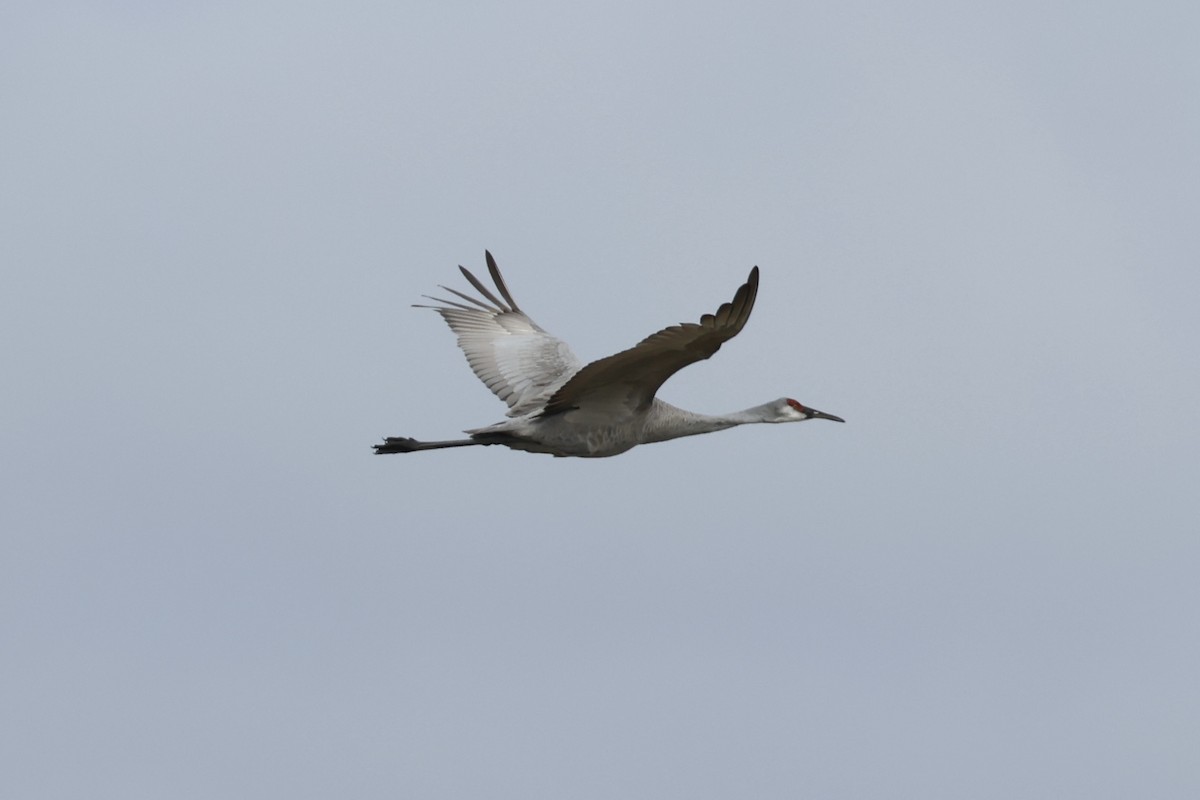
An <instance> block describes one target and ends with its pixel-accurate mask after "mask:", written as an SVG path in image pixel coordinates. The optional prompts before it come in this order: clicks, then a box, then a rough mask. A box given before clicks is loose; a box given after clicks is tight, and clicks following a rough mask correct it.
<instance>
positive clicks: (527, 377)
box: [417, 251, 582, 417]
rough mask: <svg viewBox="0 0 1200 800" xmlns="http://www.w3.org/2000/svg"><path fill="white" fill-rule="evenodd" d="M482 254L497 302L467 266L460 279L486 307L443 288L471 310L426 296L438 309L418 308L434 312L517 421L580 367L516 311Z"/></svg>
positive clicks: (551, 337) (489, 259)
mask: <svg viewBox="0 0 1200 800" xmlns="http://www.w3.org/2000/svg"><path fill="white" fill-rule="evenodd" d="M484 255H485V256H486V257H487V265H488V272H490V273H491V276H492V281H493V283H495V284H496V289H497V290H499V292H500V297H499V298H498V297H496V295H494V294H492V292H491V291H490V290H489V289H488V288H487V286H485V285H484V284H483V282H482V281H480V280H479V279H478V278H476V277H475V276H474V275H472V274H471V273H470V271H469V270H467V268H466V267H462V266H460V267H459V269H460V270H462V274H463V275H464V276H465V277H466V279H467V280H468V281H470V282H471V285H472V286H474V287H475V289H476V290H477V291H478V292H479V294H480V295H482V296H483V298H484V299H485V300H486V301H487V302H484V300H479V299H476V298H474V297H471V296H470V295H468V294H465V293H463V292H460V291H457V290H455V289H450V288H448V287H445V286H443V287H441V288H443V289H445V290H446V291H447V292H450V293H451V294H453V295H455V296H456V297H460V298H462V299H463V300H466V301H467V302H468V303H470V304H471V305H464V304H463V303H458V302H455V301H453V300H442V299H440V298H437V297H430V298H429V299H430V300H434V301H436V302H438V303H442V305H440V306H417V307H418V308H432V309H433V310H435V311H437V312H438V313H439V314H441V315H442V319H444V320H446V323H447V324H448V325H449V326H450V329H451V330H453V331H454V332H455V333H456V334H458V346H459V347H460V348H462V351H463V353H464V354H466V356H467V363H468V364H470V365H471V369H472V370H473V371H474V372H475V374H476V375H477V376H478V377H479V380H481V381H483V382H484V384H486V385H487V387H488V388H489V389H491V390H492V391H493V392H495V394H496V396H497V397H499V398H500V399H501V400H503V401H504V402H505V403H507V404H508V408H509V411H508V415H509V416H510V417H515V416H518V415H520V414H526V413H529V412H531V411H537V410H538V409H540V408H541V407H542V404H543V403H544V402H545V401H546V398H547V397H549V396H550V395H551V394H553V393H554V392H555V391H556V390H557V389H558V388H559V387H560V386H562V385H563V384H564V383H565V382H566V381H567V380H568V379H569V378H570V377H571V376H572V375H574V374H575V373H576V372H578V371H579V368H580V366H582V365H581V364H580V361H579V359H578V358H576V357H575V354H574V353H572V352H571V348H570V347H568V346H567V344H566V342H564V341H562V340H561V339H559V338H558V337H556V336H554V335H552V334H550V333H547V332H546V331H545V330H543V329H542V328H541V327H540V326H538V324H537V323H536V322H534V321H533V320H531V319H530V318H529V317H528V316H526V314H525V312H524V311H522V310H521V309H520V308H518V307H517V304H516V302H515V301H514V300H513V298H512V295H511V294H509V291H508V287H507V286H505V285H504V278H502V277H501V276H500V270H499V268H498V267H497V266H496V259H494V258H492V254H491V253H489V252H486V251H485V253H484ZM501 298H503V299H501Z"/></svg>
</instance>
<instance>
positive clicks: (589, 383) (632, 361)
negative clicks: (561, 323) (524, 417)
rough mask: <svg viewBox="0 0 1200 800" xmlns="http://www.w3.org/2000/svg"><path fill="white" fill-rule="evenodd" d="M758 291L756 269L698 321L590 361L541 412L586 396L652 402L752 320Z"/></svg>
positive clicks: (639, 405) (576, 403)
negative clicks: (669, 383) (681, 373)
mask: <svg viewBox="0 0 1200 800" xmlns="http://www.w3.org/2000/svg"><path fill="white" fill-rule="evenodd" d="M757 295H758V267H755V268H754V269H752V270H750V277H749V278H747V279H746V282H745V283H744V284H742V285H741V287H739V288H738V290H737V293H736V294H735V295H734V296H733V300H731V301H730V302H728V303H725V304H723V305H722V306H721V307H720V308H718V309H717V312H716V313H715V314H705V315H704V316H703V317H701V318H700V321H699V322H683V323H680V324H679V325H672V326H671V327H669V328H663V329H662V330H661V331H659V332H658V333H655V334H653V335H652V336H648V337H646V338H645V339H643V340H642V341H641V342H639V343H638V344H637V345H636V346H635V347H632V348H630V349H629V350H625V351H623V352H620V353H617V354H616V355H611V356H609V357H607V358H602V359H600V360H599V361H593V362H592V363H590V364H588V365H587V366H586V367H584V368H583V369H581V370H579V371H578V372H576V373H575V374H574V375H573V376H572V377H571V379H570V380H568V381H567V382H566V383H565V384H564V385H563V387H562V388H561V389H559V390H558V391H556V392H555V393H554V395H553V396H552V397H551V398H550V402H549V403H547V404H546V408H545V410H544V411H543V412H542V413H543V414H557V413H560V412H563V411H569V410H571V409H575V408H580V407H581V406H583V405H586V404H587V403H588V401H589V400H593V401H596V402H601V403H605V402H608V403H611V402H614V398H620V399H619V401H617V402H620V403H622V404H624V405H626V406H627V407H629V408H630V410H634V409H644V408H646V407H647V406H649V405H650V402H651V401H652V400H653V399H654V395H655V393H656V392H658V389H659V387H660V386H662V385H663V383H665V382H666V380H667V378H670V377H671V376H672V375H674V374H675V373H676V372H678V371H679V370H681V369H683V368H684V367H686V366H687V365H688V364H695V363H696V362H697V361H703V360H704V359H706V358H708V357H710V356H711V355H712V354H713V353H715V352H717V350H719V349H720V348H721V345H722V344H724V343H725V342H727V341H729V340H730V339H732V338H733V337H734V336H737V335H738V332H739V331H741V330H742V328H743V327H745V325H746V320H748V319H750V311H751V309H753V308H754V298H755V297H756V296H757Z"/></svg>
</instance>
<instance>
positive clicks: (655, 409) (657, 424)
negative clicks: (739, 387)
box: [642, 399, 769, 444]
mask: <svg viewBox="0 0 1200 800" xmlns="http://www.w3.org/2000/svg"><path fill="white" fill-rule="evenodd" d="M768 405H769V404H768ZM766 408H767V406H754V407H753V408H747V409H745V410H743V411H734V412H733V413H731V414H721V415H718V416H712V415H709V414H697V413H696V412H694V411H685V410H684V409H682V408H677V407H675V406H673V405H671V404H670V403H664V402H663V401H662V400H658V399H655V401H654V405H653V406H651V408H650V413H649V415H648V416H647V418H646V427H645V428H644V429H643V430H642V444H649V443H651V442H663V441H666V440H667V439H678V438H679V437H680V436H696V435H697V434H701V433H712V432H713V431H723V430H725V429H726V428H733V427H735V426H737V425H746V424H748V423H752V422H766V419H765V411H766Z"/></svg>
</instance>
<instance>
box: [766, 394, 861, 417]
mask: <svg viewBox="0 0 1200 800" xmlns="http://www.w3.org/2000/svg"><path fill="white" fill-rule="evenodd" d="M771 405H772V406H773V409H772V410H773V411H774V412H775V413H774V419H772V420H771V421H772V422H803V421H804V420H806V419H830V420H833V421H834V422H845V421H846V420H844V419H842V418H841V417H835V416H834V415H833V414H826V413H825V412H824V411H817V410H816V409H815V408H809V407H808V406H805V405H801V404H800V403H799V401H796V400H793V399H792V398H790V397H781V398H779V399H778V400H776V401H775V402H774V403H772V404H771Z"/></svg>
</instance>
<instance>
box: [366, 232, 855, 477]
mask: <svg viewBox="0 0 1200 800" xmlns="http://www.w3.org/2000/svg"><path fill="white" fill-rule="evenodd" d="M485 257H486V260H487V266H488V272H489V273H490V275H491V278H492V282H493V283H494V284H495V287H496V290H497V291H498V292H499V293H500V297H497V296H496V295H495V294H494V293H493V292H492V291H491V290H490V289H489V288H488V287H487V286H486V285H485V284H484V283H483V282H482V281H480V280H479V279H478V278H476V277H475V276H474V275H472V274H471V272H470V271H469V270H468V269H467V268H466V267H462V266H460V267H459V269H460V270H461V271H462V274H463V276H464V277H465V278H466V279H467V281H468V282H470V284H471V285H472V286H473V287H474V288H475V290H476V291H477V292H479V294H480V295H481V296H482V297H483V298H484V299H483V300H480V299H478V298H475V297H472V296H470V295H468V294H466V293H465V292H460V291H458V290H456V289H451V288H448V287H445V286H443V287H441V288H442V289H444V290H445V291H447V292H449V293H450V294H452V295H454V296H455V297H457V298H459V299H461V300H464V301H466V304H464V303H460V302H457V301H455V300H444V299H440V298H436V297H429V298H428V299H430V300H433V301H434V302H436V303H439V304H440V305H435V306H429V305H425V306H419V307H421V308H432V309H433V310H435V311H437V312H438V313H439V314H441V315H442V318H443V319H444V320H446V323H447V324H448V325H449V326H450V328H451V330H453V331H454V333H455V334H457V336H458V346H459V347H460V348H461V349H462V351H463V353H464V354H465V355H466V357H467V363H468V364H470V366H471V369H472V370H473V371H474V372H475V375H476V376H477V377H478V378H479V379H480V380H481V381H483V383H484V384H485V385H486V386H487V387H488V388H489V389H491V390H492V391H493V392H494V393H495V394H496V396H497V397H499V398H500V399H501V400H503V401H504V402H505V403H506V404H507V405H508V417H509V419H507V420H505V421H504V422H499V423H496V424H495V425H490V426H487V427H484V428H475V429H472V430H468V431H467V432H466V433H467V434H468V435H469V436H470V437H471V438H469V439H457V440H451V441H441V442H419V441H417V440H415V439H410V438H407V437H389V438H387V439H385V440H384V443H383V444H379V445H374V447H375V452H376V453H381V454H382V453H409V452H415V451H417V450H435V449H443V448H448V447H466V446H470V445H489V444H503V445H506V446H508V447H510V448H513V449H515V450H526V451H529V452H536V453H550V454H552V455H556V456H582V457H593V458H596V457H604V456H612V455H617V454H618V453H623V452H625V451H626V450H629V449H630V448H632V447H634V446H636V445H638V444H644V443H649V442H658V441H664V440H666V439H674V438H677V437H680V436H692V435H695V434H699V433H709V432H712V431H717V430H723V429H725V428H729V427H733V426H735V425H742V424H747V423H753V422H800V421H803V420H806V419H830V420H834V421H837V422H842V421H843V420H842V419H841V418H840V417H835V416H833V415H832V414H825V413H823V412H820V411H816V410H815V409H811V408H806V407H805V406H802V405H801V404H800V403H798V402H796V401H795V400H791V399H789V398H786V397H785V398H780V399H779V400H775V401H772V402H770V403H765V404H763V405H761V406H755V407H753V408H750V409H746V410H745V411H739V412H734V413H733V414H726V415H723V416H708V415H704V414H695V413H693V412H690V411H684V410H683V409H680V408H676V407H675V406H672V405H670V404H668V403H665V402H663V401H661V400H659V399H657V398H656V396H655V395H656V394H657V392H658V390H659V388H660V387H661V386H662V384H663V383H664V382H665V381H666V380H667V379H668V378H670V377H671V376H672V375H674V374H675V373H676V372H678V371H679V370H681V369H683V368H684V367H686V366H688V365H689V364H694V363H696V362H697V361H702V360H704V359H706V358H710V357H711V356H712V355H713V353H715V352H717V350H719V349H720V347H721V345H722V344H724V343H725V342H727V341H729V340H730V339H732V338H733V337H734V336H736V335H737V334H738V333H739V332H740V331H741V330H742V328H743V327H744V326H745V325H746V321H747V320H748V319H749V318H750V312H751V310H753V308H754V301H755V298H756V297H757V294H758V267H754V268H753V269H752V270H750V275H749V277H748V278H747V280H746V283H744V284H742V286H741V287H739V288H738V290H737V292H736V294H735V295H734V297H733V300H731V301H730V302H728V303H724V304H723V305H721V307H720V308H718V309H717V311H716V312H715V313H713V314H705V315H703V316H702V317H701V318H700V321H699V322H684V323H680V324H678V325H672V326H670V327H668V328H664V329H662V330H660V331H658V332H657V333H655V334H652V335H650V336H648V337H646V338H645V339H643V340H642V341H641V342H639V343H638V344H637V345H635V346H634V347H631V348H630V349H628V350H623V351H621V352H619V353H616V354H615V355H611V356H608V357H607V358H601V359H599V360H597V361H593V362H591V363H590V364H588V365H586V366H584V365H583V364H582V363H581V362H580V361H579V359H578V358H576V357H575V354H574V353H572V352H571V349H570V348H569V347H568V346H567V344H566V343H565V342H563V341H562V340H561V339H559V338H557V337H555V336H554V335H552V334H550V333H548V332H547V331H546V330H545V329H543V328H542V327H541V326H539V325H538V324H537V323H535V322H534V321H533V320H532V319H531V318H530V317H529V316H528V315H527V314H525V312H524V311H522V310H521V309H520V307H519V306H518V305H517V303H516V301H515V300H514V299H513V296H512V293H511V292H509V290H508V286H507V285H506V284H505V282H504V278H503V276H501V274H500V270H499V268H498V267H497V266H496V260H495V259H494V258H492V254H491V253H490V252H489V253H485Z"/></svg>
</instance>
